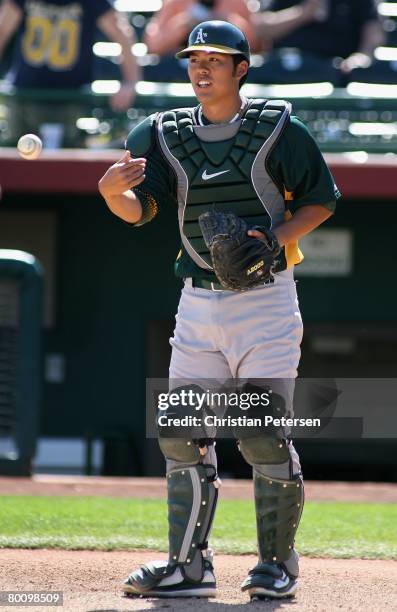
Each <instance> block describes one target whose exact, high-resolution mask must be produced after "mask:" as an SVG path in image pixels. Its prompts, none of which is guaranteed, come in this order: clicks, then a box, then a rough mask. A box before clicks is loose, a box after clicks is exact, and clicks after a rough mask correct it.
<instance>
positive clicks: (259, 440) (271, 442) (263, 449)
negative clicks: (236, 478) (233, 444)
mask: <svg viewBox="0 0 397 612" xmlns="http://www.w3.org/2000/svg"><path fill="white" fill-rule="evenodd" d="M238 446H239V449H240V452H241V454H242V455H243V457H244V459H245V460H246V462H247V463H249V464H250V465H261V464H269V463H270V464H272V463H285V462H286V461H288V460H289V459H290V453H289V448H288V444H287V442H286V440H283V439H278V438H270V437H266V436H257V437H253V438H241V439H240V440H239V441H238Z"/></svg>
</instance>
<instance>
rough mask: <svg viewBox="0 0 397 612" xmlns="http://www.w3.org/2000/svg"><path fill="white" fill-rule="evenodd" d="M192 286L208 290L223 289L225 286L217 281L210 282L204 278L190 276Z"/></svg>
mask: <svg viewBox="0 0 397 612" xmlns="http://www.w3.org/2000/svg"><path fill="white" fill-rule="evenodd" d="M192 287H197V288H198V289H209V290H210V291H225V288H224V287H222V285H221V284H220V283H218V282H212V281H209V280H206V279H205V278H192Z"/></svg>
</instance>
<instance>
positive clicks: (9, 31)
mask: <svg viewBox="0 0 397 612" xmlns="http://www.w3.org/2000/svg"><path fill="white" fill-rule="evenodd" d="M21 21H22V10H21V9H20V8H19V6H18V5H17V4H14V2H12V0H3V2H2V3H1V4H0V57H2V55H3V52H4V49H5V48H6V46H7V43H8V41H9V40H10V38H11V36H12V35H13V34H14V32H15V31H16V30H17V28H18V26H19V25H20V23H21Z"/></svg>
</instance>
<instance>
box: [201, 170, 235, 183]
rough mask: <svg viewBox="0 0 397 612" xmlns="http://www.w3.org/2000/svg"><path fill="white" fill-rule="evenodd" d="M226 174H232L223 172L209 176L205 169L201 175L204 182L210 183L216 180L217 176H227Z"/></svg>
mask: <svg viewBox="0 0 397 612" xmlns="http://www.w3.org/2000/svg"><path fill="white" fill-rule="evenodd" d="M226 172H230V170H222V172H214V174H207V169H205V170H204V172H203V174H202V175H201V178H202V179H203V181H209V180H210V179H212V178H215V177H216V176H220V175H221V174H226Z"/></svg>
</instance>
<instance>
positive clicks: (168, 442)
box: [159, 436, 201, 464]
mask: <svg viewBox="0 0 397 612" xmlns="http://www.w3.org/2000/svg"><path fill="white" fill-rule="evenodd" d="M159 445H160V449H161V452H162V453H163V455H164V457H165V458H166V459H172V460H173V461H180V462H181V463H193V464H194V463H198V462H199V461H200V457H201V455H200V450H199V447H198V445H197V444H196V443H195V442H194V441H193V440H191V439H188V438H163V437H162V436H159Z"/></svg>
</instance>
